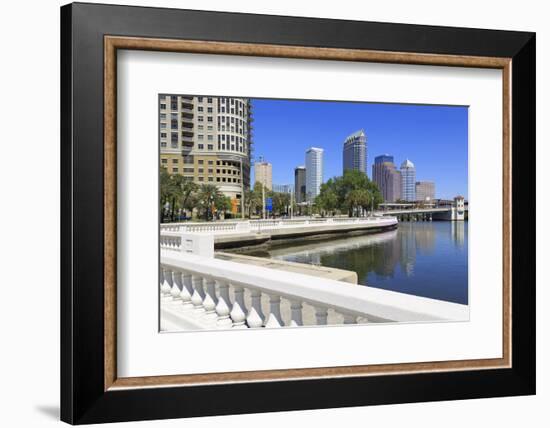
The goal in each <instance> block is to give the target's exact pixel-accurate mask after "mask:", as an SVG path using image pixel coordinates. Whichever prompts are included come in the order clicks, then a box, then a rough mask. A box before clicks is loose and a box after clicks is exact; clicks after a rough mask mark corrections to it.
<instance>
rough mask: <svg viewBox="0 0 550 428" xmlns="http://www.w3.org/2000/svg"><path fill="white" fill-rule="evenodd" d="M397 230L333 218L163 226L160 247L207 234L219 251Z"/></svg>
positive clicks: (390, 222) (391, 220) (389, 223)
mask: <svg viewBox="0 0 550 428" xmlns="http://www.w3.org/2000/svg"><path fill="white" fill-rule="evenodd" d="M395 227H397V219H396V218H395V217H391V216H390V217H351V218H350V217H331V218H295V219H288V220H282V219H280V220H279V219H273V220H272V219H268V220H241V221H238V220H237V221H218V222H208V223H196V222H195V223H193V222H189V223H164V224H161V227H160V229H161V242H160V244H161V247H162V246H163V245H170V243H172V245H178V244H177V242H178V239H179V238H178V237H179V236H180V235H181V233H207V234H212V235H213V236H214V244H215V247H216V248H231V247H236V246H238V247H243V246H252V245H259V244H262V243H266V242H268V241H270V240H284V239H294V238H303V237H308V236H309V237H311V236H318V235H330V234H332V235H334V234H344V233H349V232H364V233H369V232H371V233H374V232H381V231H383V230H390V229H393V228H395Z"/></svg>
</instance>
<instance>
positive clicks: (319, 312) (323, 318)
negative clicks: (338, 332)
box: [315, 306, 328, 325]
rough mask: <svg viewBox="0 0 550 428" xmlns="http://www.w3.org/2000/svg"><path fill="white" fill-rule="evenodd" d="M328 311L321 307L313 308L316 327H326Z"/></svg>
mask: <svg viewBox="0 0 550 428" xmlns="http://www.w3.org/2000/svg"><path fill="white" fill-rule="evenodd" d="M327 317H328V309H327V308H323V307H317V306H316V307H315V318H316V320H317V325H327Z"/></svg>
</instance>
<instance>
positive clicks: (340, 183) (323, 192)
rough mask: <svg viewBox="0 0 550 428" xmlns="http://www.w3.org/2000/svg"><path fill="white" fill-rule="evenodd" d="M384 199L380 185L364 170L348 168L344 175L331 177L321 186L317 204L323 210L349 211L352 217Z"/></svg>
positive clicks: (373, 206)
mask: <svg viewBox="0 0 550 428" xmlns="http://www.w3.org/2000/svg"><path fill="white" fill-rule="evenodd" d="M382 201H383V198H382V194H381V193H380V190H379V189H378V186H377V185H376V183H374V182H372V181H370V180H369V178H368V177H367V175H366V174H365V173H364V172H361V171H357V170H346V171H344V175H343V176H341V177H334V178H331V179H329V180H328V181H327V182H326V183H324V184H323V185H322V186H321V189H320V193H319V195H318V196H317V198H316V199H315V204H316V206H317V208H318V209H321V210H323V211H334V210H337V209H338V210H340V211H347V213H348V215H349V216H350V217H352V216H354V215H357V216H358V215H360V214H361V212H362V211H363V210H368V209H369V208H371V207H372V208H375V207H377V206H378V204H380V203H381V202H382Z"/></svg>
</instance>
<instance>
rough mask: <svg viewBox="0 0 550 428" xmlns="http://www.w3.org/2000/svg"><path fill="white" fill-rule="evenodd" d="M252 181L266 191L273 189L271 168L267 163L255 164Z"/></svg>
mask: <svg viewBox="0 0 550 428" xmlns="http://www.w3.org/2000/svg"><path fill="white" fill-rule="evenodd" d="M254 181H255V183H261V184H263V185H264V186H265V188H266V189H268V190H272V189H273V167H272V165H271V164H270V163H269V162H264V161H260V162H256V163H255V164H254Z"/></svg>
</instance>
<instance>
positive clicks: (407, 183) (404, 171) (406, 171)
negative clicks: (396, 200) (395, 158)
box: [401, 159, 416, 202]
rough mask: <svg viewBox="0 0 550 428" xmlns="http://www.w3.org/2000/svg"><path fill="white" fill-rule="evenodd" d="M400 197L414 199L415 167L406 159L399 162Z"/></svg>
mask: <svg viewBox="0 0 550 428" xmlns="http://www.w3.org/2000/svg"><path fill="white" fill-rule="evenodd" d="M401 198H402V199H404V200H405V201H410V202H414V201H416V168H415V166H414V164H413V163H412V162H411V161H410V160H408V159H407V160H405V162H403V163H402V164H401Z"/></svg>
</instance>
